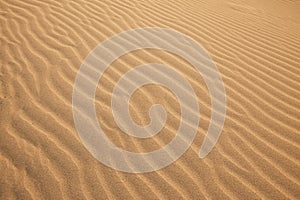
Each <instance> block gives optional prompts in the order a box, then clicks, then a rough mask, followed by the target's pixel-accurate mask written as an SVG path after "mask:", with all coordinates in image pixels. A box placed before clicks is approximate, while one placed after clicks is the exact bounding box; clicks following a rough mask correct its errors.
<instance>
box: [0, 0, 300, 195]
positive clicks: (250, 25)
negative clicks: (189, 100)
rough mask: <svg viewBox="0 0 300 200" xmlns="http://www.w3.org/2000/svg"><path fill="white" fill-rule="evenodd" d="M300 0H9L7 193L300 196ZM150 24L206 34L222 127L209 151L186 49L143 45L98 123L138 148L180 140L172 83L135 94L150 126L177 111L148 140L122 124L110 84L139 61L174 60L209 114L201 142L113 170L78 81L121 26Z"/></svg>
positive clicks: (2, 190) (108, 79)
mask: <svg viewBox="0 0 300 200" xmlns="http://www.w3.org/2000/svg"><path fill="white" fill-rule="evenodd" d="M299 11H300V2H299V1H292V0H291V1H289V0H263V1H259V0H250V1H242V0H228V1H217V0H212V1H196V0H184V1H174V0H171V1H167V0H158V1H137V0H135V1H129V0H123V1H108V0H103V1H100V0H95V1H92V0H87V1H83V0H74V1H71V0H64V1H58V0H57V1H50V0H41V1H37V0H2V1H1V2H0V23H1V25H0V27H1V28H0V31H1V33H0V37H1V54H0V61H1V68H0V70H1V71H0V110H1V111H0V177H1V178H0V199H300V90H299V88H300V37H299V36H300V12H299ZM139 27H162V28H171V29H174V30H177V31H179V32H182V33H184V34H186V35H188V36H190V37H192V38H193V39H194V40H196V41H197V42H198V43H200V44H201V45H202V46H203V47H204V48H205V49H206V50H207V51H208V52H209V54H210V55H211V57H212V59H213V60H214V61H215V63H216V65H217V67H218V69H219V71H220V73H221V75H222V78H223V81H224V84H225V89H226V94H227V115H226V121H225V126H224V128H223V132H222V134H221V137H220V139H219V141H218V143H217V145H216V147H215V148H214V149H213V151H212V152H211V153H210V154H209V155H208V156H207V157H205V158H204V159H200V158H199V157H198V152H199V149H200V146H201V144H202V142H203V139H204V137H205V134H206V131H207V128H208V125H209V122H210V115H211V110H210V97H209V95H208V90H207V87H206V85H205V83H204V81H203V79H202V77H201V76H200V75H199V74H198V73H197V72H196V71H195V69H194V68H193V67H192V66H191V65H190V64H189V63H187V62H186V61H185V60H184V59H182V58H180V57H177V56H174V55H172V54H170V53H167V52H164V51H161V50H139V51H135V52H131V53H129V54H127V55H124V56H122V57H121V58H119V59H118V60H116V61H115V62H114V63H113V64H112V65H111V66H110V67H109V69H108V70H107V71H106V72H105V74H104V77H103V78H102V79H101V80H100V82H99V85H98V89H97V94H96V103H95V105H96V110H97V117H98V120H99V123H100V124H101V126H102V127H103V130H105V132H106V134H107V136H108V137H109V139H110V140H111V141H113V142H114V144H116V145H117V146H119V147H121V148H123V149H126V150H128V151H133V152H148V151H153V150H155V149H159V148H161V147H162V146H164V145H165V144H167V143H168V142H170V141H171V140H172V138H173V137H174V134H175V133H176V130H177V129H178V126H179V122H180V106H179V104H178V101H177V100H176V97H175V96H174V95H173V93H171V92H170V91H169V90H167V89H166V88H163V87H161V86H156V85H148V86H144V87H142V88H140V89H139V90H138V91H137V92H136V93H135V94H134V95H133V96H132V98H131V101H130V104H131V107H130V111H131V115H132V117H133V119H134V120H135V121H136V123H138V124H140V125H146V124H148V123H149V120H150V119H149V117H148V115H147V112H148V110H149V108H150V106H151V105H153V104H154V103H160V104H162V105H163V106H164V107H165V109H166V111H167V114H168V119H167V123H166V125H165V127H164V128H163V129H162V131H161V132H160V133H159V134H158V135H156V136H154V137H153V138H149V139H137V138H133V137H131V136H128V135H126V134H124V133H122V131H121V130H120V129H119V128H118V126H117V125H116V123H115V121H114V118H113V115H112V112H111V108H110V101H111V93H112V90H113V87H114V85H115V84H116V82H117V81H118V79H119V78H120V77H121V75H122V74H123V73H125V72H126V71H128V70H130V69H132V68H134V67H135V66H137V65H139V64H144V63H149V62H157V63H163V64H167V65H169V66H171V67H173V68H175V69H177V70H178V71H179V72H181V73H182V74H183V76H184V77H185V78H186V79H187V80H189V82H190V84H191V85H192V87H193V88H194V90H195V92H196V95H197V96H198V102H199V107H200V114H199V117H200V125H199V130H198V132H197V136H196V138H195V140H194V142H193V144H192V145H191V147H190V148H189V149H188V150H187V151H186V152H185V153H184V154H183V156H181V157H180V158H179V159H178V160H177V161H176V162H174V163H173V164H171V165H169V166H167V167H165V168H163V169H161V170H158V171H154V172H150V173H145V174H130V173H124V172H119V171H116V170H114V169H111V168H109V167H107V166H105V165H103V164H102V163H101V162H99V161H98V160H96V159H95V158H94V157H93V156H92V155H91V153H90V152H89V151H88V150H87V149H86V148H85V147H84V145H83V143H82V142H81V140H80V138H79V136H78V134H77V131H76V129H75V126H74V121H73V116H72V91H73V83H74V81H75V77H76V73H77V71H78V70H79V68H80V65H81V63H82V61H83V60H84V58H85V57H86V56H87V55H88V53H89V52H90V51H91V50H92V49H93V48H94V47H95V46H96V45H97V44H99V43H101V42H102V41H104V40H105V39H107V38H109V37H110V36H113V35H115V34H116V33H120V32H122V31H124V30H129V29H133V28H139Z"/></svg>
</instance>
